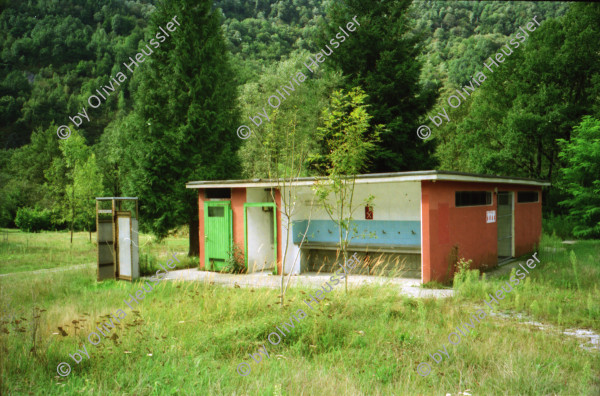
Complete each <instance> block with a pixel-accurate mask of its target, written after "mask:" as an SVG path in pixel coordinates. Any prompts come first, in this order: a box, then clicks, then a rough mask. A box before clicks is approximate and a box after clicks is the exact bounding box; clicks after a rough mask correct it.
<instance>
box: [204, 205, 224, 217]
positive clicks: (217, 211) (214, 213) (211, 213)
mask: <svg viewBox="0 0 600 396" xmlns="http://www.w3.org/2000/svg"><path fill="white" fill-rule="evenodd" d="M224 216H225V208H224V207H223V206H209V207H208V217H224Z"/></svg>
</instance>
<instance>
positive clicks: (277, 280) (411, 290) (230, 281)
mask: <svg viewBox="0 0 600 396" xmlns="http://www.w3.org/2000/svg"><path fill="white" fill-rule="evenodd" d="M331 275H333V274H327V273H319V274H317V273H315V272H307V273H303V274H300V275H292V277H291V279H290V284H289V287H290V288H291V287H302V286H304V287H306V286H309V287H314V288H318V287H320V286H321V285H322V284H323V283H325V282H327V281H328V280H329V278H330V277H331ZM144 278H149V277H144ZM164 279H166V280H179V281H195V282H205V283H211V282H213V283H215V284H220V285H225V286H229V287H235V286H239V287H270V288H273V289H278V288H279V287H280V285H281V277H280V276H279V275H273V274H272V273H271V270H268V271H262V272H254V273H250V274H224V273H223V274H222V273H218V272H210V271H200V270H199V269H198V268H188V269H183V270H176V271H170V272H169V273H167V276H165V278H164ZM284 282H287V276H286V278H285V280H284ZM384 283H389V284H390V285H394V286H397V287H398V289H399V292H400V294H402V295H406V296H410V297H417V298H445V297H451V296H453V295H454V290H452V289H423V288H421V287H420V284H421V281H420V280H419V279H411V278H385V277H380V276H372V275H352V274H350V276H349V277H348V287H349V288H351V287H359V286H361V285H364V284H384ZM339 286H342V287H343V281H342V282H340V284H339V285H337V286H336V287H339Z"/></svg>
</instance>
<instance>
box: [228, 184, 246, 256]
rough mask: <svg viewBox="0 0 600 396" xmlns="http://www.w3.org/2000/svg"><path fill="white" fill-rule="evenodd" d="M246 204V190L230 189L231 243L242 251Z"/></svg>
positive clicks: (242, 188)
mask: <svg viewBox="0 0 600 396" xmlns="http://www.w3.org/2000/svg"><path fill="white" fill-rule="evenodd" d="M245 203H246V188H244V187H241V188H232V189H231V212H232V213H231V215H232V221H233V243H235V244H236V245H237V247H238V248H239V249H240V250H241V251H242V252H243V251H244V204H245ZM242 254H243V253H242Z"/></svg>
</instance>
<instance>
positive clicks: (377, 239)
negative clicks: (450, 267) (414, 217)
mask: <svg viewBox="0 0 600 396" xmlns="http://www.w3.org/2000/svg"><path fill="white" fill-rule="evenodd" d="M307 225H308V220H299V221H295V222H294V223H293V224H292V233H293V235H294V243H300V241H302V235H303V233H304V232H306V239H305V241H304V242H321V243H339V234H338V226H337V225H336V224H335V222H333V221H332V220H311V222H310V225H309V226H308V230H307V229H306V228H307ZM350 229H351V230H352V229H355V231H353V232H352V234H351V236H352V240H351V241H350V245H354V244H361V245H362V244H377V245H407V246H421V222H420V221H394V220H354V221H352V225H351V227H350Z"/></svg>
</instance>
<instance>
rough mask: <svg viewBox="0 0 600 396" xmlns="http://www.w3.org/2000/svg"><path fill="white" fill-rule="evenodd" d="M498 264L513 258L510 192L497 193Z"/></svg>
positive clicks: (511, 198) (512, 217)
mask: <svg viewBox="0 0 600 396" xmlns="http://www.w3.org/2000/svg"><path fill="white" fill-rule="evenodd" d="M496 221H497V225H498V264H500V263H502V262H506V261H508V260H510V259H511V258H513V257H514V237H513V236H514V198H513V192H512V191H498V215H497V216H496Z"/></svg>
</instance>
